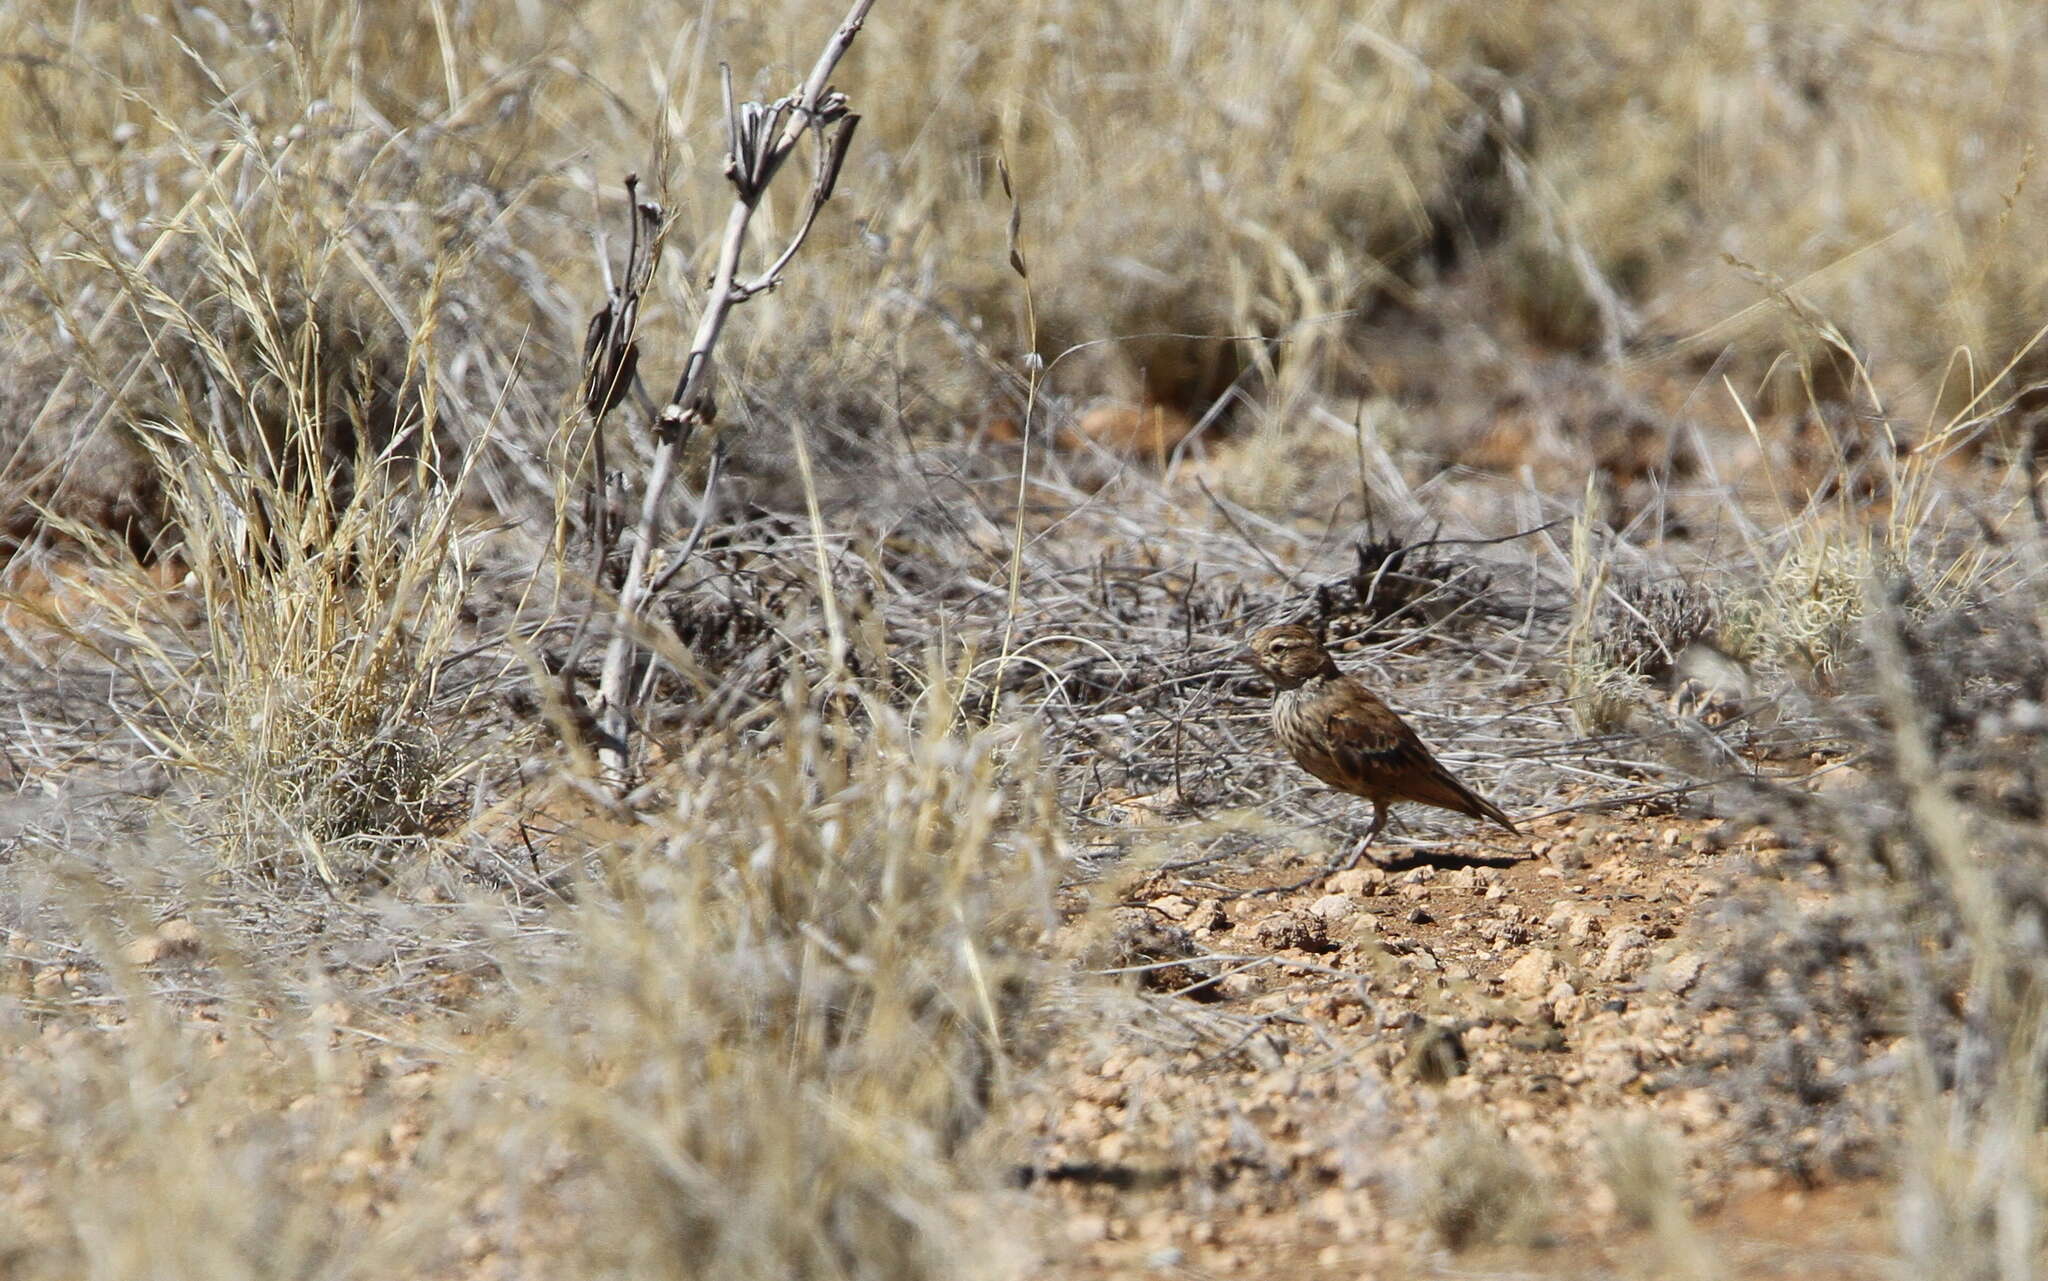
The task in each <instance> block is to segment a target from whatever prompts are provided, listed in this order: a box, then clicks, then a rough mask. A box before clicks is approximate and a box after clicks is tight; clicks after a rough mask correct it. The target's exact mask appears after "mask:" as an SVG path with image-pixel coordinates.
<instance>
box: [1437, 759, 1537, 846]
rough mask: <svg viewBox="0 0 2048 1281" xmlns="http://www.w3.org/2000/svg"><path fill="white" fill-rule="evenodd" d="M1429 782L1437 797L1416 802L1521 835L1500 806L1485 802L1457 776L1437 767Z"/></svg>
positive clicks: (1483, 798) (1482, 797)
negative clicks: (1492, 824)
mask: <svg viewBox="0 0 2048 1281" xmlns="http://www.w3.org/2000/svg"><path fill="white" fill-rule="evenodd" d="M1429 781H1430V783H1431V784H1433V785H1434V786H1433V788H1432V790H1433V791H1435V792H1436V793H1437V795H1435V796H1431V797H1417V798H1416V799H1417V800H1423V801H1426V803H1428V804H1431V805H1435V806H1437V807H1438V808H1439V809H1447V810H1455V811H1456V812H1457V813H1460V814H1464V815H1468V816H1469V817H1472V818H1484V819H1490V820H1492V821H1493V822H1496V823H1498V824H1500V825H1501V826H1502V827H1505V828H1506V829H1508V830H1509V831H1510V832H1513V833H1515V834H1516V835H1517V836H1519V835H1521V832H1522V829H1521V828H1519V827H1516V826H1515V820H1513V819H1511V818H1509V817H1508V816H1507V814H1506V813H1505V812H1504V811H1503V810H1502V809H1501V807H1500V806H1498V805H1495V804H1494V803H1493V802H1492V801H1489V800H1487V799H1486V798H1485V797H1484V796H1481V795H1480V794H1479V793H1477V792H1475V791H1473V790H1472V789H1471V788H1469V787H1467V786H1465V784H1464V783H1462V782H1460V781H1459V779H1458V776H1457V775H1455V774H1453V773H1451V772H1450V771H1449V770H1447V769H1445V768H1444V767H1443V766H1442V765H1438V766H1437V767H1436V769H1435V770H1434V771H1433V772H1432V773H1431V775H1430V780H1429Z"/></svg>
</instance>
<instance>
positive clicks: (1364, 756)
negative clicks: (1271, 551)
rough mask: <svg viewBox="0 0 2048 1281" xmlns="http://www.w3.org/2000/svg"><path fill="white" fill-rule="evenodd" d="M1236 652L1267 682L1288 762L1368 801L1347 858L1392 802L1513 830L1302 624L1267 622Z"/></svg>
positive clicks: (1361, 848)
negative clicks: (1366, 825) (1366, 818)
mask: <svg viewBox="0 0 2048 1281" xmlns="http://www.w3.org/2000/svg"><path fill="white" fill-rule="evenodd" d="M1242 657H1243V659H1244V661H1245V662H1248V663H1250V664H1251V665H1252V666H1254V667H1256V668H1258V669H1259V670H1260V671H1261V672H1264V673H1265V674H1266V676H1267V677H1269V678H1270V679H1271V680H1272V682H1273V736H1274V737H1275V738H1277V739H1279V740H1280V745H1281V746H1282V747H1285V748H1286V749H1287V752H1288V754H1289V755H1290V756H1292V757H1294V761H1295V764H1297V765H1299V766H1301V767H1302V768H1303V769H1305V770H1307V771H1308V772H1309V773H1311V774H1313V775H1315V776H1316V777H1317V778H1319V779H1321V780H1322V781H1323V782H1325V783H1328V784H1329V785H1330V786H1331V787H1334V788H1336V789H1338V790H1339V791H1344V792H1350V793H1351V794H1352V795H1354V796H1362V797H1364V798H1365V799H1366V800H1369V801H1371V802H1372V827H1371V828H1370V829H1369V830H1367V832H1366V834H1365V839H1364V840H1363V841H1361V842H1359V845H1358V849H1357V850H1355V851H1354V852H1353V853H1352V855H1351V861H1352V862H1354V863H1355V862H1357V860H1358V858H1359V856H1360V855H1362V854H1364V853H1365V850H1366V847H1367V846H1369V845H1371V844H1372V842H1373V838H1374V837H1376V836H1378V835H1379V834H1380V829H1381V828H1382V827H1385V826H1386V823H1387V806H1389V805H1391V804H1392V803H1393V802H1395V801H1414V802H1417V803H1418V804H1422V805H1434V806H1436V807H1437V808H1438V809H1446V810H1454V811H1456V812H1457V813H1460V814H1469V815H1471V816H1472V817H1473V818H1487V819H1492V820H1493V821H1494V822H1496V823H1498V824H1500V825H1501V826H1502V827H1505V828H1506V829H1508V830H1509V831H1510V832H1519V831H1520V829H1519V828H1517V827H1516V826H1515V825H1514V822H1513V821H1512V820H1511V819H1509V818H1508V816H1507V815H1506V814H1503V813H1502V812H1501V811H1500V807H1499V806H1497V805H1494V804H1493V803H1492V802H1491V801H1488V800H1486V799H1485V798H1484V797H1482V796H1480V795H1479V794H1478V793H1477V792H1474V791H1473V790H1472V789H1471V788H1469V787H1467V786H1465V785H1464V784H1463V783H1461V782H1459V781H1458V780H1457V778H1456V777H1455V776H1453V775H1452V773H1451V772H1450V771H1449V770H1447V769H1445V768H1444V767H1443V766H1442V765H1441V764H1440V763H1438V761H1437V759H1436V757H1434V756H1432V755H1430V753H1429V749H1428V748H1427V747H1424V746H1423V745H1422V740H1421V739H1420V738H1418V737H1417V736H1416V734H1415V731H1414V730H1413V729H1411V728H1409V726H1408V722H1406V721H1404V720H1402V719H1401V718H1400V717H1399V716H1396V715H1395V714H1394V711H1393V709H1392V708H1390V707H1388V706H1387V705H1386V704H1385V703H1382V702H1381V701H1380V700H1379V697H1378V696H1377V695H1375V694H1374V693H1373V692H1372V691H1371V690H1369V689H1367V688H1366V687H1365V686H1364V685H1363V684H1361V683H1360V682H1359V680H1358V678H1357V677H1355V676H1346V675H1345V674H1344V672H1343V670H1342V669H1341V668H1339V667H1338V666H1337V662H1336V660H1335V659H1333V658H1331V657H1330V652H1329V651H1328V650H1326V649H1324V648H1323V643H1322V641H1320V640H1318V639H1317V638H1316V634H1315V633H1314V632H1312V631H1310V630H1309V629H1308V628H1306V627H1302V626H1299V625H1298V624H1294V623H1286V624H1283V625H1281V626H1279V627H1268V628H1266V629H1265V630H1264V631H1261V632H1260V633H1258V634H1257V635H1256V636H1253V637H1252V645H1251V648H1250V649H1248V650H1246V651H1245V652H1244V654H1243V655H1242Z"/></svg>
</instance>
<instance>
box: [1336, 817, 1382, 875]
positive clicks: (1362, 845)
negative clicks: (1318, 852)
mask: <svg viewBox="0 0 2048 1281" xmlns="http://www.w3.org/2000/svg"><path fill="white" fill-rule="evenodd" d="M1386 825H1387V803H1386V802H1385V801H1374V802H1373V803H1372V826H1371V827H1368V828H1366V829H1365V837H1364V839H1363V840H1361V841H1359V842H1358V847H1357V848H1356V849H1354V850H1352V851H1351V857H1350V858H1348V859H1346V860H1344V868H1343V870H1344V871H1347V872H1348V871H1350V870H1351V869H1352V868H1354V867H1357V866H1358V864H1359V862H1360V860H1362V859H1364V857H1365V851H1366V850H1367V849H1368V848H1369V847H1370V846H1371V845H1372V843H1373V839H1374V838H1375V837H1377V836H1378V835H1379V834H1380V829H1381V828H1383V827H1385V826H1386Z"/></svg>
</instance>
